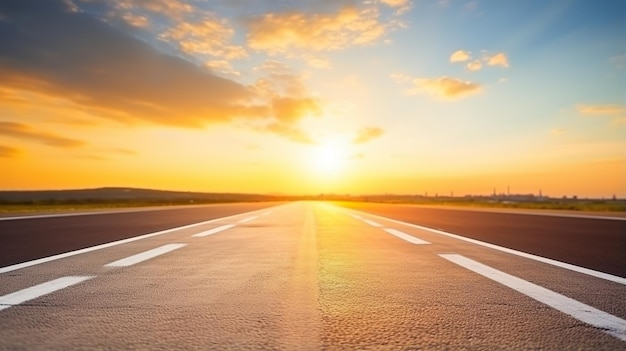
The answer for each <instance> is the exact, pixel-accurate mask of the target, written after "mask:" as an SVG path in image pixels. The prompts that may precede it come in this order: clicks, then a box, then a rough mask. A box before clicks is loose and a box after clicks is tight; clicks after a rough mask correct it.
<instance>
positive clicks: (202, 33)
mask: <svg viewBox="0 0 626 351" xmlns="http://www.w3.org/2000/svg"><path fill="white" fill-rule="evenodd" d="M233 35H234V30H233V29H232V28H231V27H230V25H229V24H228V22H227V21H226V20H219V19H216V18H208V17H207V18H204V19H203V20H201V21H199V22H184V21H181V22H179V23H177V24H176V25H175V26H173V27H172V28H170V29H168V30H167V31H165V32H164V33H162V34H161V35H160V36H159V38H160V39H162V40H165V41H168V42H170V43H172V44H174V45H177V46H178V47H179V48H180V49H181V50H182V51H183V52H185V53H188V54H205V55H212V56H216V57H222V58H225V59H228V60H232V59H238V58H243V57H246V56H247V55H248V53H247V52H246V50H245V49H244V48H243V47H241V46H236V45H229V44H228V42H229V41H230V38H231V37H232V36H233Z"/></svg>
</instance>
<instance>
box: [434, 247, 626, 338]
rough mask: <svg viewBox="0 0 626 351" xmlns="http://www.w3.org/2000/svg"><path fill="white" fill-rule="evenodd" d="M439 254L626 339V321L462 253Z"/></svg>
mask: <svg viewBox="0 0 626 351" xmlns="http://www.w3.org/2000/svg"><path fill="white" fill-rule="evenodd" d="M439 256H441V257H443V258H445V259H446V260H448V261H450V262H452V263H455V264H457V265H459V266H461V267H463V268H466V269H469V270H470V271H472V272H475V273H478V274H480V275H482V276H484V277H486V278H489V279H491V280H493V281H496V282H498V283H500V284H502V285H504V286H506V287H509V288H511V289H513V290H516V291H518V292H520V293H522V294H524V295H526V296H528V297H531V298H533V299H535V300H537V301H539V302H541V303H544V304H546V305H548V306H550V307H552V308H554V309H556V310H559V311H561V312H563V313H565V314H568V315H570V316H572V317H574V318H576V319H578V320H579V321H581V322H584V323H587V324H589V325H592V326H594V327H596V328H598V329H600V330H602V331H604V332H606V333H608V334H610V335H613V336H615V337H616V338H618V339H620V340H623V341H626V321H625V320H623V319H621V318H619V317H616V316H614V315H612V314H609V313H606V312H603V311H600V310H598V309H596V308H593V307H591V306H589V305H585V304H584V303H582V302H578V301H576V300H574V299H571V298H569V297H567V296H563V295H561V294H558V293H556V292H554V291H552V290H548V289H546V288H544V287H541V286H539V285H535V284H533V283H530V282H528V281H525V280H523V279H521V278H518V277H515V276H512V275H510V274H507V273H504V272H502V271H499V270H497V269H495V268H491V267H489V266H487V265H484V264H482V263H480V262H476V261H474V260H472V259H469V258H467V257H465V256H462V255H458V254H440V255H439Z"/></svg>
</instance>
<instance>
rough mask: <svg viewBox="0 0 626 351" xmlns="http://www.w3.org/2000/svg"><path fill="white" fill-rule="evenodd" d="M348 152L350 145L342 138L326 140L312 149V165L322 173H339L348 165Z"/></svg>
mask: <svg viewBox="0 0 626 351" xmlns="http://www.w3.org/2000/svg"><path fill="white" fill-rule="evenodd" d="M348 152H349V150H348V145H347V144H346V143H345V142H343V141H342V140H329V141H325V142H324V143H321V144H319V145H316V146H315V147H314V149H313V150H312V153H311V159H310V162H311V164H310V166H311V168H312V169H313V170H314V171H315V172H316V173H318V174H321V175H325V176H331V175H338V174H340V173H342V171H344V170H345V168H346V166H347V163H348V160H349V157H348Z"/></svg>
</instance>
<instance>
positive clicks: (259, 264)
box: [0, 202, 626, 350]
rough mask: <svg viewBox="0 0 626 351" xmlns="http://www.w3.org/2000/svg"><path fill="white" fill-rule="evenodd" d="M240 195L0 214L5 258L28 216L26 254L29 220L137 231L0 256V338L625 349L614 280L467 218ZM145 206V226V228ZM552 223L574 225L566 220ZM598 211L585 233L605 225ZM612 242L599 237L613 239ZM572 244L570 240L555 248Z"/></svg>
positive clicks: (127, 345) (53, 345) (28, 342)
mask: <svg viewBox="0 0 626 351" xmlns="http://www.w3.org/2000/svg"><path fill="white" fill-rule="evenodd" d="M246 206H251V205H242V207H240V208H237V206H232V207H230V208H229V209H228V210H224V209H223V208H221V207H220V206H216V207H214V208H213V210H215V211H212V209H211V208H208V209H204V210H203V211H205V213H204V214H202V215H199V216H198V217H195V215H190V214H185V213H186V212H185V211H182V212H177V213H178V214H176V213H169V214H168V213H160V214H159V213H156V216H155V217H150V216H151V214H148V213H147V212H135V213H133V214H116V215H113V214H111V215H92V216H77V217H59V218H49V219H45V220H44V218H41V219H23V220H14V221H0V240H1V242H0V255H2V256H3V257H4V255H5V253H7V251H8V250H7V249H5V247H6V246H5V245H4V243H5V242H6V240H7V239H5V238H6V237H8V235H14V234H13V233H12V232H8V231H7V228H9V227H7V226H6V225H7V223H12V224H11V225H14V226H16V227H11V228H13V229H12V230H15V228H17V227H20V223H21V225H22V226H29V228H30V230H25V231H23V232H22V233H26V232H30V233H31V235H33V236H32V237H31V239H29V240H30V241H24V242H23V244H22V245H25V246H26V247H27V248H28V246H29V245H30V246H32V249H33V250H35V249H38V247H40V246H45V245H48V244H47V243H43V244H42V243H41V241H39V240H38V239H37V238H38V237H37V236H36V235H35V234H34V233H35V232H39V229H37V228H38V227H43V228H42V229H46V228H47V229H48V230H47V231H46V230H44V231H42V233H48V235H51V234H53V233H56V234H57V235H58V234H59V233H64V232H72V233H74V232H79V233H82V236H91V234H90V233H91V231H90V227H91V226H95V227H96V228H100V229H98V230H99V233H101V234H98V235H97V236H99V237H100V236H101V237H107V235H106V233H107V231H111V232H112V233H111V235H118V234H117V233H118V231H125V230H126V229H122V228H124V227H125V223H135V224H133V225H134V226H136V228H141V229H139V230H136V232H137V233H136V234H135V235H139V236H131V237H130V238H127V239H122V241H113V242H110V241H109V243H108V244H107V243H105V244H100V245H99V246H98V245H96V246H91V247H90V248H86V249H82V250H79V251H69V252H65V253H62V254H58V255H56V256H48V257H47V258H45V257H44V258H41V257H39V260H35V261H23V260H22V259H17V261H19V262H21V263H18V264H10V265H8V266H7V265H4V266H2V268H0V349H27V350H37V349H42V350H43V349H45V350H56V349H58V350H66V349H103V348H104V349H168V350H169V349H197V350H206V349H216V350H261V349H273V350H274V349H279V350H355V349H358V350H541V349H545V350H572V349H582V350H625V349H626V320H625V319H626V288H625V286H626V278H624V276H623V275H621V276H618V275H612V274H606V272H604V271H596V270H590V269H589V268H590V267H586V266H584V265H571V264H569V265H568V264H564V263H563V262H562V261H560V260H559V261H556V260H551V259H546V258H545V257H544V258H542V257H540V256H535V255H532V254H528V253H524V252H522V251H516V250H511V249H507V248H504V247H503V246H495V245H493V244H489V243H486V242H484V241H475V240H474V241H472V240H471V239H467V238H468V236H466V235H465V234H466V233H465V232H464V231H465V230H466V229H463V227H462V226H461V224H459V221H460V220H459V216H463V215H462V214H458V213H455V212H453V213H454V214H455V215H454V216H451V214H452V213H450V214H449V215H450V220H449V221H450V222H451V223H454V224H453V225H455V226H458V227H447V228H445V227H443V226H442V225H437V227H439V228H441V229H445V230H446V231H445V232H444V231H437V230H432V229H429V228H426V227H423V226H428V224H431V225H432V224H433V222H425V220H424V221H422V219H423V218H418V219H416V218H414V217H411V218H409V219H410V221H411V222H413V223H416V224H418V225H412V224H410V223H404V222H399V221H397V219H398V218H402V217H401V216H406V215H407V214H406V212H403V213H400V212H402V211H399V212H398V213H396V214H394V213H391V212H389V213H388V214H389V215H388V216H386V217H389V218H382V217H380V216H379V215H374V214H373V212H377V213H379V214H380V213H382V212H381V211H389V210H388V209H387V206H381V207H380V208H378V209H376V208H368V209H367V211H360V210H359V211H357V210H355V209H348V208H345V207H338V206H335V205H332V204H325V203H305V202H301V203H290V204H283V205H279V206H271V207H268V206H269V205H268V204H260V205H257V206H259V207H256V208H254V207H246ZM227 207H228V206H227ZM362 209H364V208H362ZM172 211H174V210H172ZM176 211H178V210H176ZM193 211H196V210H195V209H194V210H193ZM201 211H202V210H201ZM216 211H226V212H222V213H221V214H219V215H215V213H214V212H216ZM248 211H252V212H248ZM406 211H409V210H406ZM152 212H153V211H152ZM152 212H151V213H152ZM159 212H161V211H159ZM417 212H419V211H417ZM233 213H238V215H235V216H228V215H230V214H233ZM170 215H171V217H170ZM474 215H476V214H474ZM119 216H121V217H119ZM145 216H148V217H150V218H152V219H150V220H147V221H148V222H153V223H152V224H150V225H154V227H151V228H152V229H148V227H145V226H143V225H141V224H140V223H141V221H142V220H141V218H143V217H145ZM183 216H189V217H185V218H182V217H183ZM223 216H227V217H224V218H222V217H223ZM415 216H419V215H415ZM439 216H440V217H441V216H444V214H440V215H439ZM467 216H469V217H468V218H470V217H472V215H470V214H467ZM517 216H521V215H517ZM168 217H169V220H174V218H178V219H176V220H175V221H176V222H175V223H176V224H174V222H168V220H167V219H166V218H168ZM444 217H445V216H444ZM61 218H63V223H65V224H61V223H60V222H57V221H60V220H61ZM98 218H99V219H100V220H98ZM424 218H426V219H428V218H430V219H431V220H432V218H433V215H432V213H430V214H429V215H426V216H425V217H424ZM442 218H443V217H442ZM481 218H482V217H481ZM493 218H494V217H489V221H490V222H493V221H494V219H493ZM507 218H508V219H507V221H510V222H511V223H509V226H508V227H514V226H515V224H514V222H515V221H520V223H521V224H519V225H520V228H521V229H520V230H519V231H518V232H517V233H518V234H514V235H521V234H519V233H523V232H524V231H525V230H527V228H528V226H530V224H529V223H528V222H532V221H533V220H534V218H527V217H525V216H521V217H515V215H511V217H507ZM541 218H542V220H543V219H544V218H543V217H541ZM549 218H552V217H549ZM555 218H557V217H555ZM394 219H395V220H394ZM65 220H67V222H65ZM483 220H485V219H484V218H483ZM560 220H562V221H563V222H560V223H561V224H562V225H565V226H570V225H568V223H573V224H571V226H576V227H578V226H581V224H580V222H578V220H579V219H576V218H560ZM33 221H35V222H33ZM48 221H52V222H48ZM468 221H469V223H472V221H471V220H468ZM476 221H477V223H478V222H480V221H478V220H476ZM569 221H573V222H569ZM595 221H598V222H593V223H596V225H590V226H591V227H587V228H610V227H611V225H608V227H605V226H604V225H605V221H603V220H595ZM103 222H105V223H106V224H105V223H103ZM156 222H158V225H157V224H155V223H156ZM610 222H611V223H613V222H616V223H622V222H621V221H610ZM30 223H39V224H38V225H35V224H30ZM49 223H56V224H57V225H58V227H53V226H52V225H51V224H49ZM446 223H447V222H446ZM444 224H445V223H444ZM146 225H147V224H146ZM419 225H422V226H419ZM447 225H452V224H447ZM544 225H545V224H544ZM102 226H105V227H106V228H108V229H102ZM172 226H179V227H178V228H174V229H172ZM478 226H479V224H475V225H468V226H467V227H466V228H469V229H467V230H468V231H472V230H474V229H472V228H474V227H478ZM501 226H503V227H505V226H504V224H501ZM63 227H66V229H65V230H63V229H62V228H63ZM537 227H541V225H537ZM52 228H57V229H54V230H52ZM76 228H79V230H76ZM488 228H492V227H488ZM493 228H500V227H498V226H496V227H493ZM531 228H535V226H531ZM453 229H455V230H453ZM150 230H152V231H153V232H148V231H150ZM603 230H604V229H603ZM447 231H450V232H452V233H449V232H447ZM483 231H484V232H489V230H487V229H484V228H483ZM582 231H583V230H582V229H581V232H582ZM588 231H589V230H588ZM130 232H132V230H129V233H130ZM595 232H596V231H595V230H590V231H589V233H588V234H589V235H595V234H594V233H595ZM7 233H9V234H7ZM544 233H546V234H545V235H549V233H550V230H546V231H545V232H544ZM454 234H458V235H462V236H456V235H454ZM496 234H497V233H492V235H493V236H494V237H496V238H498V237H500V236H510V235H511V233H509V232H503V233H501V234H500V235H496ZM129 235H130V234H129ZM472 235H475V234H472ZM125 236H126V237H128V235H125ZM581 236H582V237H584V235H582V234H581ZM121 237H123V236H121ZM121 237H120V238H121ZM608 238H609V239H602V240H612V239H611V238H613V239H614V240H617V241H615V242H613V245H619V244H620V242H621V243H623V237H619V236H618V237H612V236H609V237H608ZM615 238H617V239H615ZM620 240H622V241H620ZM513 241H515V240H513ZM598 241H599V240H596V241H595V242H594V241H590V243H591V244H590V247H588V251H592V252H595V251H594V248H593V247H591V245H593V244H594V243H595V244H597V242H598ZM94 244H95V243H93V244H92V245H94ZM83 245H84V244H83ZM570 245H576V242H575V241H572V240H567V241H564V242H563V243H562V246H563V247H568V246H570ZM609 246H610V245H609ZM11 250H15V251H18V250H19V248H17V247H12V249H11ZM71 250H75V249H71ZM9 251H10V250H9ZM25 251H28V250H27V249H26V250H25ZM44 251H45V250H44ZM61 251H62V250H61ZM557 251H561V250H557ZM49 254H52V253H49ZM600 254H602V253H600ZM36 256H37V255H34V256H32V257H36ZM544 256H547V257H549V258H555V257H550V256H548V255H544ZM591 256H593V255H590V257H591ZM622 261H623V258H621V257H619V258H617V262H614V263H613V264H614V265H616V266H620V265H621V266H623V262H622Z"/></svg>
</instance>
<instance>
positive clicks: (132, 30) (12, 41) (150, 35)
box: [0, 0, 626, 197]
mask: <svg viewBox="0 0 626 351" xmlns="http://www.w3.org/2000/svg"><path fill="white" fill-rule="evenodd" d="M624 13H626V2H623V1H598V2H594V1H577V0H563V1H561V0H554V1H539V0H531V1H512V2H502V1H497V0H474V1H466V0H463V1H447V0H433V1H419V0H413V1H409V0H393V1H392V0H374V1H343V0H341V1H315V0H307V1H251V2H248V1H228V0H215V1H191V0H189V1H186V0H154V1H139V0H113V1H108V0H107V1H105V0H89V1H87V0H50V1H34V0H23V1H5V2H3V3H2V4H0V190H13V189H68V188H91V187H103V186H123V187H141V188H154V189H168V190H189V191H207V192H242V193H244V192H246V193H248V192H253V193H283V194H318V193H341V194H348V193H351V194H374V193H402V194H423V193H425V192H429V193H431V194H434V193H442V194H444V193H445V194H449V193H451V192H454V194H455V195H465V194H491V193H492V191H493V189H494V188H496V189H505V188H507V187H510V189H511V191H512V192H515V193H535V194H536V193H538V192H539V191H542V192H543V194H547V195H550V196H562V195H568V196H570V195H577V196H584V197H610V196H613V195H616V196H619V197H626V22H625V21H624V20H623V14H624Z"/></svg>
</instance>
